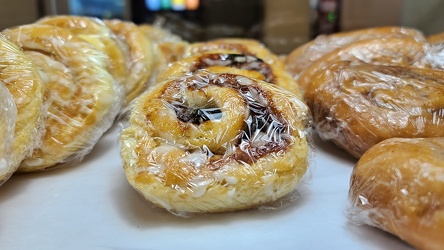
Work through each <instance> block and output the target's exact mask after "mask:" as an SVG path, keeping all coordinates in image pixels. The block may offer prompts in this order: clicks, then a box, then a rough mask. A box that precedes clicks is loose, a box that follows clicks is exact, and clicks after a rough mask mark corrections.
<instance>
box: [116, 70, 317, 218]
mask: <svg viewBox="0 0 444 250" xmlns="http://www.w3.org/2000/svg"><path fill="white" fill-rule="evenodd" d="M307 125H308V109H307V107H306V105H305V104H304V103H303V102H302V101H301V100H300V99H299V98H298V97H297V96H295V95H293V94H291V93H290V92H288V91H284V90H281V89H278V88H275V87H274V86H273V85H271V84H268V83H266V82H263V81H261V80H256V79H253V78H247V77H245V76H242V75H235V74H223V73H221V74H216V73H210V72H207V71H198V72H195V73H194V74H193V75H189V76H184V77H182V78H178V79H173V80H167V81H166V82H165V83H162V84H158V85H156V86H155V87H154V88H153V89H151V90H148V91H147V92H145V93H144V94H143V95H142V96H140V97H139V98H138V99H137V100H136V103H135V105H134V107H133V109H132V111H131V114H130V124H129V126H128V127H126V128H124V129H123V131H122V133H121V137H120V143H121V155H122V158H123V160H124V168H125V173H126V175H127V178H128V180H129V182H130V184H131V185H132V186H133V187H134V188H135V189H136V190H138V191H139V192H140V193H141V194H142V195H143V196H144V197H145V198H146V199H148V200H149V201H151V202H153V203H154V204H156V205H158V206H160V207H163V208H165V209H167V210H169V211H171V212H174V213H178V214H183V213H203V212H225V211H234V210H239V209H247V208H251V207H255V206H258V205H262V204H267V203H269V202H272V201H275V200H276V199H278V198H280V197H283V196H285V195H287V194H289V193H290V192H292V191H293V190H294V189H295V187H296V185H297V184H298V183H299V182H300V180H301V178H302V176H303V175H304V173H305V172H306V171H307V168H308V151H309V145H308V142H307V131H306V129H307Z"/></svg>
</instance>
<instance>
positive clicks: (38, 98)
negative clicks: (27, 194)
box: [0, 34, 45, 175]
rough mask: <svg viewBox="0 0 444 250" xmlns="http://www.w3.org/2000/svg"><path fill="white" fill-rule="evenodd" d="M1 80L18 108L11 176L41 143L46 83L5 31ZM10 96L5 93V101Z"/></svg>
mask: <svg viewBox="0 0 444 250" xmlns="http://www.w3.org/2000/svg"><path fill="white" fill-rule="evenodd" d="M0 80H1V81H2V82H3V83H4V84H5V86H6V88H8V90H9V92H10V94H11V95H12V97H13V99H14V102H15V105H16V108H17V118H16V123H15V130H14V145H13V152H14V157H13V159H12V167H11V170H9V171H7V175H9V174H11V172H13V171H14V170H15V169H17V167H18V166H19V165H20V163H21V162H22V161H23V159H24V158H25V157H27V156H28V155H29V154H30V153H31V152H32V150H34V148H35V147H37V146H38V145H39V144H40V142H41V137H42V134H43V128H44V125H43V122H44V117H43V114H44V107H45V105H44V85H43V82H42V79H41V78H40V75H39V73H38V71H37V69H36V68H35V67H34V65H33V63H32V61H31V59H30V58H29V57H28V56H26V55H25V53H23V51H22V50H21V49H20V48H19V47H18V46H16V45H15V44H14V43H13V42H11V41H9V40H8V39H7V38H5V37H4V36H3V35H1V34H0ZM3 96H4V95H2V99H3ZM6 98H7V97H6V96H5V100H4V101H6V100H7V99H6ZM2 101H3V100H2ZM5 139H6V138H5Z"/></svg>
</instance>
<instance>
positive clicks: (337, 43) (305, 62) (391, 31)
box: [285, 26, 425, 79]
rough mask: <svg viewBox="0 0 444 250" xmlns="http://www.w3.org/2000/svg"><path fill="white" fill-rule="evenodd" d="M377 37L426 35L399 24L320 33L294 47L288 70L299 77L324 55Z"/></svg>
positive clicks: (414, 37) (287, 65) (288, 61)
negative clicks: (328, 33) (314, 37)
mask: <svg viewBox="0 0 444 250" xmlns="http://www.w3.org/2000/svg"><path fill="white" fill-rule="evenodd" d="M376 38H386V39H387V38H411V39H415V40H417V41H425V37H424V35H423V34H422V33H421V32H420V31H418V30H416V29H413V28H407V27H397V26H386V27H374V28H365V29H359V30H353V31H344V32H338V33H334V34H330V35H320V36H318V37H316V39H314V40H312V41H310V42H308V43H305V44H303V45H302V46H299V47H298V48H296V49H294V50H293V51H292V52H291V53H290V54H289V55H288V56H287V57H286V58H285V66H286V69H287V70H288V72H290V74H291V75H292V76H293V77H294V78H296V79H297V78H299V74H300V73H301V72H302V71H303V70H305V69H306V68H308V67H309V66H310V65H311V64H312V63H314V62H315V61H317V60H318V59H320V58H321V57H323V56H324V55H326V54H328V53H330V52H332V51H334V50H336V49H339V48H342V47H344V46H347V45H349V44H352V43H354V42H358V41H362V40H368V39H376Z"/></svg>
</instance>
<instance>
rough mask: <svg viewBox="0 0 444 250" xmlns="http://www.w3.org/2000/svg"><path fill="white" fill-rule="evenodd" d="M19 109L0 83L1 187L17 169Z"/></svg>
mask: <svg viewBox="0 0 444 250" xmlns="http://www.w3.org/2000/svg"><path fill="white" fill-rule="evenodd" d="M16 120H17V107H16V106H15V102H14V98H13V97H12V95H11V93H9V90H8V89H7V88H6V87H5V85H4V84H3V82H1V81H0V142H1V143H0V185H1V184H3V183H4V182H5V181H6V180H7V179H8V178H9V177H10V176H11V174H12V173H13V172H14V171H15V170H16V169H17V166H14V164H13V163H12V159H13V144H14V128H15V122H16Z"/></svg>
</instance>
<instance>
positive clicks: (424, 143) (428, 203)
mask: <svg viewBox="0 0 444 250" xmlns="http://www.w3.org/2000/svg"><path fill="white" fill-rule="evenodd" d="M349 201H350V205H351V207H350V210H349V218H350V219H351V220H352V221H353V222H354V223H356V224H368V225H371V226H375V227H378V228H381V229H383V230H385V231H388V232H390V233H392V234H394V235H396V236H398V237H399V238H401V239H403V240H404V241H406V242H408V243H409V244H411V245H412V246H414V247H415V248H417V249H430V250H432V249H437V250H438V249H442V247H443V246H444V238H443V237H442V236H443V235H444V210H443V206H442V204H444V138H443V137H441V138H417V139H412V138H392V139H388V140H385V141H383V142H381V143H379V144H377V145H375V146H374V147H372V148H371V149H369V150H368V151H367V152H366V153H365V154H364V155H363V156H362V157H361V159H359V162H358V163H357V164H356V166H355V168H354V169H353V173H352V176H351V181H350V192H349Z"/></svg>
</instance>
